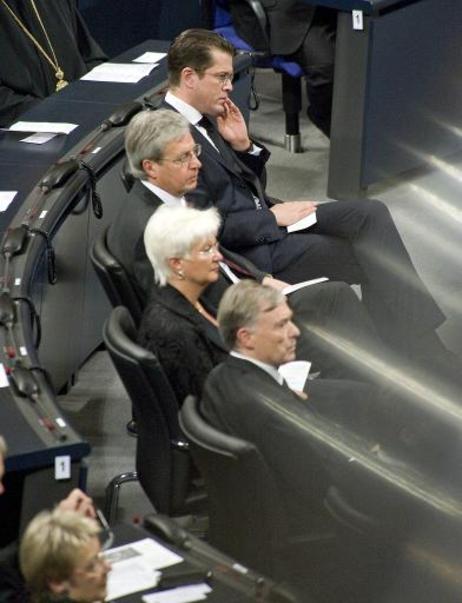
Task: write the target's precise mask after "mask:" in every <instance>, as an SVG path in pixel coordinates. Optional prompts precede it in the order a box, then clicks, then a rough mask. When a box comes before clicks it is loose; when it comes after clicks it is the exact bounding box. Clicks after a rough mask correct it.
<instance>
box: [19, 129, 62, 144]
mask: <svg viewBox="0 0 462 603" xmlns="http://www.w3.org/2000/svg"><path fill="white" fill-rule="evenodd" d="M55 136H57V134H53V133H50V132H36V133H35V134H31V135H30V136H26V138H21V140H20V141H19V142H28V143H29V144H45V143H46V142H49V141H50V140H51V139H52V138H54V137H55Z"/></svg>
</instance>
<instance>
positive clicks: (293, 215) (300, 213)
mask: <svg viewBox="0 0 462 603" xmlns="http://www.w3.org/2000/svg"><path fill="white" fill-rule="evenodd" d="M317 206H318V204H317V203H315V202H314V201H286V202H285V203H276V205H273V207H271V209H270V211H272V212H273V214H274V216H275V218H276V222H277V224H278V226H290V225H291V224H295V222H298V221H299V220H301V219H302V218H305V217H306V216H308V215H309V214H312V213H313V212H314V211H316V208H317Z"/></svg>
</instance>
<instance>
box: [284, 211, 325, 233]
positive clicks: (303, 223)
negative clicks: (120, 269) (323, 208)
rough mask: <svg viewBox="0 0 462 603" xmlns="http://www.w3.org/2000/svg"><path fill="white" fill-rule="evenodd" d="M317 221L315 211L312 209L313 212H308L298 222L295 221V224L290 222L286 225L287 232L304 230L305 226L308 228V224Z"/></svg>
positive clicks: (311, 224)
mask: <svg viewBox="0 0 462 603" xmlns="http://www.w3.org/2000/svg"><path fill="white" fill-rule="evenodd" d="M317 221H318V220H317V218H316V212H315V211H314V212H313V213H311V214H308V215H307V216H305V217H304V218H302V219H301V220H299V221H298V222H295V224H291V225H290V226H288V227H287V232H297V231H298V230H305V229H306V228H310V226H313V224H316V222H317Z"/></svg>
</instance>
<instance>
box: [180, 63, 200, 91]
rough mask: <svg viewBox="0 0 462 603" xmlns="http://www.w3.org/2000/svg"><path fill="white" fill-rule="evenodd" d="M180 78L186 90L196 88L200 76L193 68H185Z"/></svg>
mask: <svg viewBox="0 0 462 603" xmlns="http://www.w3.org/2000/svg"><path fill="white" fill-rule="evenodd" d="M180 77H181V83H182V85H184V86H185V87H186V88H194V87H195V86H196V83H197V79H198V75H197V72H196V71H195V70H194V69H193V68H192V67H183V69H182V70H181V76H180Z"/></svg>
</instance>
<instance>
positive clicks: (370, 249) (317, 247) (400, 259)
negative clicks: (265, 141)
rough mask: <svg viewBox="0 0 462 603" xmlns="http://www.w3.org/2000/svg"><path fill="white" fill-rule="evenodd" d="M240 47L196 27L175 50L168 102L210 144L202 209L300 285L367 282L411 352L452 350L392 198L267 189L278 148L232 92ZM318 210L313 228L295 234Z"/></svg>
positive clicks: (379, 311)
mask: <svg viewBox="0 0 462 603" xmlns="http://www.w3.org/2000/svg"><path fill="white" fill-rule="evenodd" d="M233 52H234V50H233V47H232V46H231V45H230V44H229V43H228V42H227V41H226V40H224V39H223V38H221V37H220V36H218V35H217V34H215V33H213V32H209V31H206V30H188V31H186V32H183V33H182V34H180V35H179V36H178V37H177V38H176V40H175V41H174V42H173V44H172V46H171V48H170V50H169V53H168V65H169V79H170V90H169V92H168V93H167V95H166V97H165V106H171V107H173V108H174V109H175V110H177V111H178V112H180V113H181V114H183V115H184V116H185V117H186V118H187V119H188V121H189V122H190V123H191V124H192V125H193V128H192V130H191V132H192V135H193V138H194V140H195V141H196V142H197V143H198V144H201V145H202V155H201V163H202V169H201V171H200V173H199V177H198V185H197V187H196V188H195V189H194V191H191V192H190V193H189V194H187V198H188V201H191V202H192V203H194V204H195V206H197V207H207V206H210V205H211V204H212V205H215V206H216V207H217V208H218V209H219V210H220V213H221V216H222V218H223V226H222V229H221V232H220V235H219V238H220V242H221V244H222V245H225V246H226V247H227V248H228V249H231V250H233V251H235V252H237V253H240V254H242V255H244V256H245V257H247V258H248V259H249V260H251V261H252V262H253V263H254V264H256V265H257V266H258V268H260V269H261V270H263V271H266V272H269V273H271V274H273V276H276V277H277V278H279V279H282V280H284V281H287V282H290V283H293V282H297V281H302V280H305V279H310V278H315V277H319V276H327V277H329V278H331V279H333V280H343V281H345V282H347V283H359V284H361V287H362V299H363V303H364V304H365V305H366V308H367V310H368V312H369V315H370V316H371V318H372V320H373V322H374V325H375V327H376V329H377V331H378V332H379V334H380V335H381V337H382V339H383V340H384V341H385V342H386V343H387V344H388V345H389V346H390V347H391V348H392V349H393V350H395V351H398V352H399V353H401V354H402V355H403V356H406V357H415V356H416V355H418V356H421V355H422V352H424V353H425V354H428V355H429V356H431V355H432V354H435V353H441V354H443V353H444V352H445V350H444V347H443V346H442V344H441V342H440V341H439V339H438V337H437V335H436V334H435V329H436V328H437V327H438V326H439V325H440V324H441V323H442V322H443V321H444V318H445V317H444V315H443V313H442V312H441V310H440V309H439V308H438V306H437V305H436V303H435V302H434V300H433V299H432V297H431V295H430V294H429V292H428V290H427V288H426V287H425V285H424V283H423V282H422V280H421V279H420V277H419V275H418V274H417V272H416V270H415V268H414V266H413V264H412V261H411V259H410V257H409V254H408V252H407V250H406V248H405V246H404V244H403V242H402V240H401V237H400V235H399V233H398V231H397V229H396V226H395V224H394V222H393V219H392V218H391V216H390V213H389V211H388V209H387V208H386V206H385V205H384V204H383V203H381V202H379V201H372V200H364V201H361V202H360V203H357V202H342V203H335V202H334V203H324V204H321V205H317V204H316V203H313V202H311V201H304V202H302V201H300V202H285V203H274V202H273V201H274V200H272V199H271V198H270V197H269V196H268V195H267V194H266V193H265V190H264V186H263V184H262V181H263V178H262V176H263V173H264V169H265V164H266V161H267V159H268V157H269V152H268V151H267V150H266V149H265V148H263V147H262V146H261V145H257V144H255V143H253V141H252V140H251V139H250V137H249V134H248V131H247V127H246V124H245V122H244V119H243V118H242V115H241V113H240V111H239V110H238V108H237V107H236V106H235V105H234V104H233V103H232V102H231V101H230V99H229V93H230V91H231V90H232V83H231V82H232V77H233V65H232V58H233ZM204 117H206V118H207V119H204ZM209 117H210V118H211V119H208V118H209ZM313 213H316V223H315V224H314V225H313V226H311V227H310V228H308V229H303V230H299V231H297V232H289V231H288V227H293V226H294V225H295V223H296V222H298V221H299V220H300V219H302V218H308V217H310V215H311V214H313Z"/></svg>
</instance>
